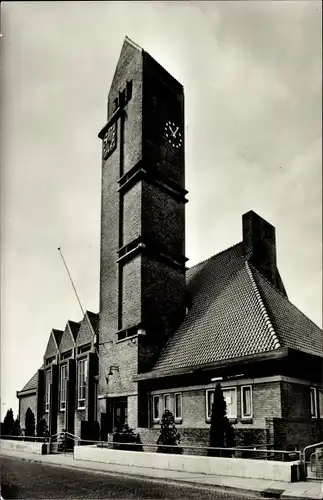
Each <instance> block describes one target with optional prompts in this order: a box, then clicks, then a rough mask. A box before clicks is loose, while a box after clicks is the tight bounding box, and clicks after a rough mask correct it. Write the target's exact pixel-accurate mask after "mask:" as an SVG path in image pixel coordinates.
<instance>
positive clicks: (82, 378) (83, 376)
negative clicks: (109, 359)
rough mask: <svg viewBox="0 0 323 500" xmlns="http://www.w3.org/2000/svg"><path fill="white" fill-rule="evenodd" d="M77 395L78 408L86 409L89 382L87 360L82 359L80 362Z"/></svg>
mask: <svg viewBox="0 0 323 500" xmlns="http://www.w3.org/2000/svg"><path fill="white" fill-rule="evenodd" d="M77 373H78V377H77V394H78V408H79V409H82V408H85V394H86V381H87V359H80V360H79V362H78V371H77Z"/></svg>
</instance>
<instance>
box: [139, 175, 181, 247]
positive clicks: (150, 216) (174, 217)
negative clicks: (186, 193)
mask: <svg viewBox="0 0 323 500" xmlns="http://www.w3.org/2000/svg"><path fill="white" fill-rule="evenodd" d="M142 203H143V207H144V210H143V213H142V225H143V228H142V234H143V237H144V240H145V241H148V242H149V243H150V244H153V245H155V246H157V247H159V246H163V247H165V248H166V249H167V250H168V251H170V252H172V253H174V254H176V255H184V253H185V205H184V203H181V202H179V201H178V200H177V199H174V198H173V197H172V196H170V195H169V194H168V193H166V192H164V191H162V190H161V189H160V188H158V187H156V186H152V185H150V184H148V183H147V182H143V189H142Z"/></svg>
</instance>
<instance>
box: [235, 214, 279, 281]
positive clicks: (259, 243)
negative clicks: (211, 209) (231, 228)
mask: <svg viewBox="0 0 323 500" xmlns="http://www.w3.org/2000/svg"><path fill="white" fill-rule="evenodd" d="M242 228H243V249H244V254H245V256H246V257H247V259H248V261H249V262H250V264H251V265H252V266H253V267H255V268H256V269H257V270H258V271H259V272H260V273H261V274H262V275H263V276H265V278H267V279H268V280H269V281H270V282H271V283H272V284H273V285H274V286H277V278H278V277H277V274H278V271H277V267H276V234H275V233H276V231H275V228H274V226H272V225H271V224H269V222H267V221H265V220H264V219H263V218H262V217H260V216H259V215H257V214H256V213H255V212H253V211H252V210H250V212H247V213H245V214H244V215H243V216H242Z"/></svg>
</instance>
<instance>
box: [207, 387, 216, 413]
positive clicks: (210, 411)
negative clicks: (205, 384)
mask: <svg viewBox="0 0 323 500" xmlns="http://www.w3.org/2000/svg"><path fill="white" fill-rule="evenodd" d="M214 391H215V389H206V393H205V415H206V420H208V421H210V420H211V417H212V405H211V408H210V407H209V393H211V394H212V393H213V402H214ZM212 404H213V403H212Z"/></svg>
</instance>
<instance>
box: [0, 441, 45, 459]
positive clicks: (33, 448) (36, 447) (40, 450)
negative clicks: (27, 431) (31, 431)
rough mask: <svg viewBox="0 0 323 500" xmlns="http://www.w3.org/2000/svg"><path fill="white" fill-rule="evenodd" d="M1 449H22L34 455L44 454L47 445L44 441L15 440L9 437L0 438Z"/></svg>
mask: <svg viewBox="0 0 323 500" xmlns="http://www.w3.org/2000/svg"><path fill="white" fill-rule="evenodd" d="M0 449H1V451H5V450H7V451H24V452H26V453H35V454H36V455H46V452H47V445H46V444H45V443H33V442H30V441H20V440H19V441H16V440H11V439H1V440H0Z"/></svg>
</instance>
